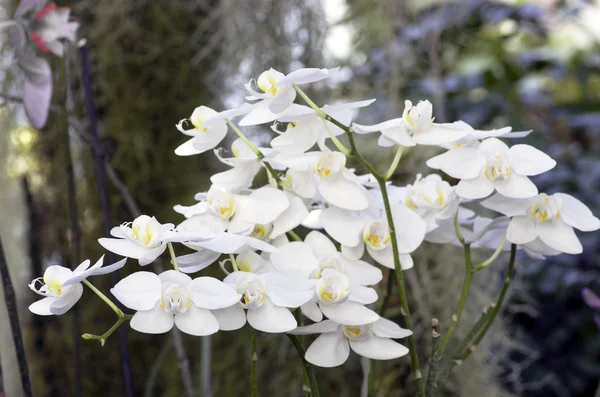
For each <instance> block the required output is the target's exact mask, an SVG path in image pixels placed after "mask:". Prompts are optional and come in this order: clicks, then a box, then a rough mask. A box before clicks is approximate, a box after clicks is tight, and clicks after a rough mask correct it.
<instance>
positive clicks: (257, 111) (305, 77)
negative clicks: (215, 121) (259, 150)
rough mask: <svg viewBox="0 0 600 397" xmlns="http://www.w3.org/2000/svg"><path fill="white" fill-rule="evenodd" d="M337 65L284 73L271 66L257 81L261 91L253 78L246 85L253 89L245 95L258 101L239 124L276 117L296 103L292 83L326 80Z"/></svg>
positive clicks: (270, 119)
mask: <svg viewBox="0 0 600 397" xmlns="http://www.w3.org/2000/svg"><path fill="white" fill-rule="evenodd" d="M337 69H338V68H335V69H316V68H307V69H298V70H296V71H294V72H291V73H290V74H288V75H284V74H283V73H281V72H278V71H277V70H275V69H273V68H271V69H269V70H267V71H265V72H263V73H261V74H260V76H259V77H258V80H257V81H256V85H257V86H258V88H259V89H260V90H261V91H262V92H258V91H255V90H254V89H253V88H252V82H253V80H250V82H249V83H247V84H246V85H245V86H246V90H248V92H249V93H250V96H248V97H246V99H247V100H250V101H258V102H256V103H254V104H253V107H252V110H251V111H250V112H249V113H248V114H247V115H246V116H245V117H244V118H243V119H242V120H241V121H240V125H241V126H247V125H257V124H263V123H269V122H271V121H274V120H276V119H277V118H278V117H280V116H282V115H283V114H284V113H285V112H286V111H287V110H289V109H290V108H292V107H293V103H294V99H296V90H294V88H293V87H292V84H307V83H314V82H317V81H320V80H324V79H326V78H328V77H329V76H330V74H331V73H333V72H335V71H337Z"/></svg>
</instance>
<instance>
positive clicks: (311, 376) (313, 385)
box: [286, 334, 321, 397]
mask: <svg viewBox="0 0 600 397" xmlns="http://www.w3.org/2000/svg"><path fill="white" fill-rule="evenodd" d="M286 335H287V337H288V338H290V340H291V341H292V344H293V345H294V347H295V348H296V351H298V355H299V356H300V359H301V360H302V368H303V369H304V371H305V372H306V374H307V375H308V381H309V385H310V390H309V392H310V395H311V396H312V397H320V396H321V394H320V393H319V385H318V383H317V378H316V377H315V371H314V370H313V367H312V365H311V364H310V363H309V362H308V361H306V359H305V358H304V354H306V352H305V351H304V347H302V344H301V343H300V341H299V340H298V337H297V336H296V335H290V334H286Z"/></svg>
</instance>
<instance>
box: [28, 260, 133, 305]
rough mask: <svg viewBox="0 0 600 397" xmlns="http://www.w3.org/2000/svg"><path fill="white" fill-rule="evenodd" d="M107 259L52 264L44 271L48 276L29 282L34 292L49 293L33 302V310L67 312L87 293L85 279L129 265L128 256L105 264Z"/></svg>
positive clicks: (43, 294)
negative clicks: (71, 265)
mask: <svg viewBox="0 0 600 397" xmlns="http://www.w3.org/2000/svg"><path fill="white" fill-rule="evenodd" d="M103 261H104V255H102V256H101V257H100V259H98V262H96V263H95V264H94V266H92V267H90V263H91V262H90V261H89V259H88V260H85V261H83V262H82V263H81V264H80V265H79V266H77V268H75V270H71V269H69V268H67V267H63V266H57V265H53V266H50V267H48V268H47V269H46V271H45V272H44V277H40V278H36V279H35V280H33V281H32V282H31V283H30V284H29V288H30V289H31V290H32V291H33V292H35V293H36V294H38V295H42V296H44V297H45V298H43V299H41V300H39V301H37V302H34V303H32V304H31V305H30V306H29V310H30V311H31V312H32V313H34V314H37V315H40V316H51V315H61V314H65V313H66V312H67V311H68V310H69V309H70V308H72V307H73V306H74V305H75V304H76V303H77V301H79V298H81V295H82V294H83V286H82V285H81V282H82V281H83V280H85V279H86V278H88V277H90V276H99V275H102V274H108V273H112V272H114V271H117V270H119V269H121V268H122V267H123V266H125V262H126V261H127V258H125V259H122V260H120V261H118V262H116V263H113V264H112V265H109V266H105V267H102V264H103ZM38 283H39V284H40V285H39V286H38Z"/></svg>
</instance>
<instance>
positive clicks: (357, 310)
mask: <svg viewBox="0 0 600 397" xmlns="http://www.w3.org/2000/svg"><path fill="white" fill-rule="evenodd" d="M270 258H271V262H272V264H273V267H274V268H275V269H277V270H278V271H280V272H282V273H284V274H286V275H289V276H291V277H297V278H300V279H310V280H314V285H315V294H314V297H313V299H311V300H310V301H309V302H307V303H305V304H304V305H302V306H301V307H300V308H301V310H302V313H303V314H304V315H305V316H307V317H308V318H310V319H311V320H312V321H321V320H322V319H323V314H325V315H326V316H327V317H329V318H330V319H332V320H335V321H338V322H340V321H341V322H344V323H345V324H353V325H361V324H365V323H367V322H373V321H375V319H376V318H377V314H376V313H375V312H373V311H371V310H370V309H367V308H366V307H364V306H363V305H365V304H370V303H373V302H375V301H376V300H377V293H376V292H375V290H374V289H372V288H367V287H365V286H366V285H372V284H376V283H378V282H379V281H381V279H382V277H383V276H382V273H381V270H379V269H378V268H376V267H374V266H372V265H370V264H368V263H367V262H363V261H360V260H349V259H346V258H344V256H343V255H342V254H341V253H339V252H338V251H337V249H336V248H335V246H334V245H333V243H332V242H331V241H330V240H329V239H328V238H327V237H326V236H325V235H324V234H322V233H320V232H316V231H313V232H310V233H309V234H308V235H307V236H306V239H305V240H304V242H291V243H288V244H284V245H282V246H280V247H279V251H277V252H274V253H272V254H271V256H270Z"/></svg>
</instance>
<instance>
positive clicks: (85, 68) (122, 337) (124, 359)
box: [79, 44, 135, 397]
mask: <svg viewBox="0 0 600 397" xmlns="http://www.w3.org/2000/svg"><path fill="white" fill-rule="evenodd" d="M79 55H80V61H81V75H82V80H83V89H84V92H85V99H86V104H87V112H88V118H89V120H90V133H91V137H92V153H93V155H94V164H95V168H96V183H97V185H98V193H99V195H100V206H101V208H102V217H103V226H104V235H105V236H107V237H108V236H110V228H111V226H112V224H111V219H110V204H109V198H108V189H107V187H106V179H105V175H104V163H105V158H104V150H103V149H102V146H101V144H100V137H99V136H98V114H97V112H96V105H95V103H94V90H93V88H92V79H91V76H90V67H89V61H88V52H87V47H86V45H85V44H84V45H82V46H81V47H79ZM108 260H109V262H111V263H113V262H114V254H113V253H111V252H109V253H108ZM110 276H111V283H112V285H115V284H116V283H117V282H118V281H119V276H118V274H117V272H113V273H111V275H110ZM118 332H119V351H120V356H121V367H122V370H123V379H124V381H125V392H126V396H127V397H134V394H135V391H134V390H135V387H134V384H133V370H132V369H131V357H130V355H129V348H128V343H127V333H126V330H125V328H119V330H118Z"/></svg>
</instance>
